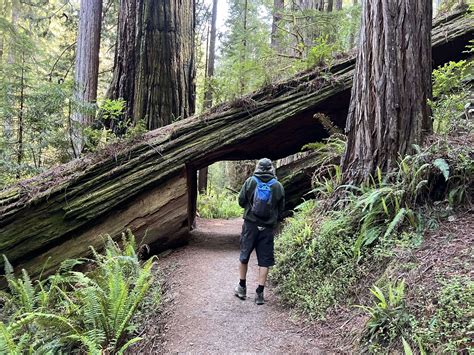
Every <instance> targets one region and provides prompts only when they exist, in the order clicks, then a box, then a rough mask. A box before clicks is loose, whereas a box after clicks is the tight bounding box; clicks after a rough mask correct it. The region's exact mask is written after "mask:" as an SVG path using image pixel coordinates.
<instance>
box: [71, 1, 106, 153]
mask: <svg viewBox="0 0 474 355" xmlns="http://www.w3.org/2000/svg"><path fill="white" fill-rule="evenodd" d="M101 25H102V0H81V12H80V17H79V30H78V35H77V47H76V71H75V92H74V98H75V100H76V103H77V104H78V105H79V108H78V109H77V110H76V112H74V113H73V115H72V125H71V137H72V144H73V147H72V148H73V151H74V155H75V156H76V157H77V156H79V154H81V152H82V150H83V148H84V137H83V129H84V127H86V126H90V125H91V124H92V122H93V121H94V118H95V107H94V106H95V102H96V100H97V81H98V73H99V49H100V31H101Z"/></svg>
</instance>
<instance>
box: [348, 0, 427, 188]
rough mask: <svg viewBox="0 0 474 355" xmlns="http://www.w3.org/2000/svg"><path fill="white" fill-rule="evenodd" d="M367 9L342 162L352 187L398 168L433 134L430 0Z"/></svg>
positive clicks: (369, 2)
mask: <svg viewBox="0 0 474 355" xmlns="http://www.w3.org/2000/svg"><path fill="white" fill-rule="evenodd" d="M363 6H364V8H363V11H362V14H363V15H362V28H361V33H360V36H361V37H360V46H359V52H358V55H357V64H356V70H355V73H354V81H353V88H352V96H351V104H350V108H349V114H348V118H347V124H346V132H347V135H348V143H347V149H346V152H345V154H344V157H343V160H342V166H343V171H344V174H345V178H346V181H347V182H350V183H351V182H361V181H363V180H364V179H366V178H367V177H368V176H369V175H371V174H374V172H375V171H376V169H377V167H379V168H380V169H382V171H389V170H390V169H392V168H394V167H396V165H397V162H398V159H399V158H400V157H401V156H404V155H405V154H407V153H410V152H411V151H412V145H413V144H421V143H422V141H423V137H424V136H425V135H426V134H427V133H428V132H430V130H431V121H430V112H429V108H428V104H427V100H428V99H429V98H430V96H431V17H432V15H431V11H432V4H431V1H426V0H412V1H407V2H396V1H387V2H385V1H379V0H366V1H364V4H363Z"/></svg>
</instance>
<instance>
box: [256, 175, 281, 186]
mask: <svg viewBox="0 0 474 355" xmlns="http://www.w3.org/2000/svg"><path fill="white" fill-rule="evenodd" d="M252 178H253V179H254V180H255V182H256V183H257V185H258V186H259V185H261V184H267V185H268V186H272V185H273V184H274V183H276V182H277V179H275V178H273V179H271V180H270V181H267V182H263V181H262V180H260V179H259V178H258V177H256V176H255V175H252Z"/></svg>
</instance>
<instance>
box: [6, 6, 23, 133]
mask: <svg viewBox="0 0 474 355" xmlns="http://www.w3.org/2000/svg"><path fill="white" fill-rule="evenodd" d="M10 7H11V16H12V17H11V25H12V28H13V29H14V30H15V32H16V31H17V30H18V19H19V18H20V12H21V4H20V1H19V0H12V1H11V3H10ZM7 8H8V2H5V10H7ZM7 12H8V11H5V13H7ZM7 53H8V56H7V63H8V66H9V67H10V68H11V69H12V70H13V68H14V64H15V62H16V53H15V48H14V46H13V45H9V46H8V52H7ZM7 102H8V106H10V107H14V106H15V104H16V103H15V94H14V88H13V87H12V81H10V83H9V84H8V86H7ZM4 122H5V124H4V127H5V128H4V138H5V140H6V141H7V142H10V140H11V137H12V135H13V116H12V114H11V113H10V112H7V113H6V114H5V118H4Z"/></svg>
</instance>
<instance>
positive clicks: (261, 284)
mask: <svg viewBox="0 0 474 355" xmlns="http://www.w3.org/2000/svg"><path fill="white" fill-rule="evenodd" d="M239 205H240V206H241V207H242V208H244V209H245V210H244V216H243V218H244V224H243V226H242V234H241V235H240V258H239V259H240V265H239V274H240V282H239V284H238V285H237V286H236V287H235V290H234V294H235V295H236V296H237V297H239V298H240V299H242V300H245V299H246V297H247V284H246V277H247V269H248V262H249V258H250V254H251V253H252V251H253V250H254V249H255V251H256V253H257V261H258V287H257V289H256V295H255V303H256V304H258V305H262V304H264V303H265V300H264V297H263V291H264V288H265V282H266V281H267V276H268V270H269V267H270V266H273V265H274V264H275V257H274V247H273V239H274V230H275V228H276V225H277V223H278V222H279V221H281V220H282V215H283V210H284V207H285V190H284V189H283V186H282V184H281V183H280V182H279V181H278V180H277V177H276V176H275V168H274V167H273V164H272V162H271V160H270V159H267V158H263V159H261V160H259V161H258V163H257V166H256V168H255V172H254V174H253V175H252V176H251V177H249V178H248V179H247V180H246V181H245V183H244V184H243V186H242V188H241V189H240V193H239Z"/></svg>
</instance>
